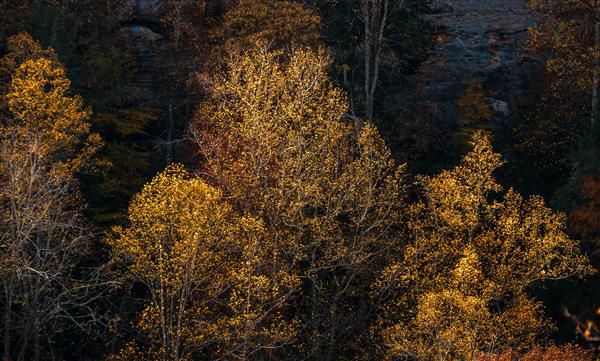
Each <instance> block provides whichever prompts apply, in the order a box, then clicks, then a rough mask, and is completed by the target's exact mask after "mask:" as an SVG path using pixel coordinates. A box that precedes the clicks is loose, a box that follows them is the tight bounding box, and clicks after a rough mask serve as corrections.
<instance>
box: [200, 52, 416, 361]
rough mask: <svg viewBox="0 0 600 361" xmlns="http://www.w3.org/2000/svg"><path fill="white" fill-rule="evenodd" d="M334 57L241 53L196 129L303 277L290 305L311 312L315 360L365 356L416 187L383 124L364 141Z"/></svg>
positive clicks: (212, 168)
mask: <svg viewBox="0 0 600 361" xmlns="http://www.w3.org/2000/svg"><path fill="white" fill-rule="evenodd" d="M328 65H329V59H328V57H327V56H326V55H325V54H323V53H319V52H314V51H310V50H303V49H302V50H297V51H295V52H293V53H292V54H291V55H289V56H281V53H280V52H269V51H267V50H264V49H260V48H259V49H256V50H254V51H251V52H248V53H246V54H245V55H244V56H239V57H237V58H235V59H233V61H232V62H231V63H230V64H229V69H228V71H227V72H226V73H225V74H224V75H223V76H221V77H217V78H215V79H214V80H213V83H212V93H211V96H210V98H209V99H208V100H207V101H206V102H204V103H203V104H202V105H201V106H200V107H199V108H198V111H197V113H196V119H195V121H194V123H193V128H192V131H193V132H194V135H195V138H196V139H197V142H198V145H199V149H200V152H201V154H202V156H203V158H204V164H203V165H202V168H201V171H202V172H203V174H206V176H208V177H210V178H211V179H213V180H214V181H215V182H217V183H218V184H220V185H221V186H222V188H223V189H224V190H225V191H226V192H227V195H228V196H229V197H231V199H232V202H234V204H235V205H236V207H238V208H239V209H242V210H244V211H246V212H250V213H252V214H255V215H257V216H258V217H260V218H261V219H262V221H263V223H264V224H265V228H266V230H265V231H266V234H267V238H266V241H267V243H266V244H265V247H269V248H271V249H273V252H276V253H277V254H278V255H280V256H281V259H278V260H277V261H278V262H280V263H278V264H277V267H278V268H280V269H282V270H289V272H290V273H294V274H298V275H299V277H301V279H302V281H303V287H302V288H301V290H302V292H301V293H300V294H298V295H297V297H296V298H295V299H294V302H293V303H292V304H291V308H290V312H294V313H296V314H298V315H299V316H300V317H302V321H303V322H302V332H301V334H300V335H299V341H298V342H299V346H300V347H301V352H303V353H304V354H305V356H306V357H309V358H312V359H319V358H323V359H333V358H334V357H336V358H338V359H339V358H341V357H346V356H347V355H351V354H352V353H353V352H356V350H355V349H353V347H356V346H355V345H356V343H355V342H354V340H355V337H357V336H358V335H359V334H360V333H361V332H363V331H364V330H365V328H366V327H368V319H369V317H370V314H371V313H370V312H371V306H370V304H369V302H368V301H367V299H366V298H365V296H366V293H367V292H368V286H367V285H368V283H369V282H368V281H366V280H368V279H369V278H370V277H372V275H373V273H374V270H375V269H377V268H378V267H379V265H380V264H381V259H382V258H385V257H386V256H387V254H388V252H390V251H391V250H392V249H394V247H395V245H396V243H395V242H394V239H393V238H392V237H391V234H392V232H393V230H394V229H395V227H397V219H398V217H397V214H398V212H399V211H400V209H401V208H402V206H403V194H404V193H403V186H404V184H403V169H404V168H403V167H397V166H396V165H395V163H394V161H393V159H392V158H391V154H390V151H389V149H387V147H386V146H385V144H384V143H383V141H382V140H381V138H380V137H379V135H378V133H377V131H376V129H375V128H374V127H373V126H372V125H370V124H368V125H366V126H365V127H364V128H363V130H362V131H361V133H360V136H359V137H358V139H357V138H355V132H354V127H353V125H352V124H349V123H348V121H346V119H345V114H346V111H347V105H346V98H345V96H344V94H343V93H342V91H340V90H339V89H338V88H336V87H335V86H333V85H332V84H331V83H330V81H329V80H328V76H327V73H326V70H327V66H328ZM346 343H347V344H346ZM351 344H354V346H350V345H351ZM297 352H300V351H297ZM294 355H297V353H294ZM342 355H343V356H342Z"/></svg>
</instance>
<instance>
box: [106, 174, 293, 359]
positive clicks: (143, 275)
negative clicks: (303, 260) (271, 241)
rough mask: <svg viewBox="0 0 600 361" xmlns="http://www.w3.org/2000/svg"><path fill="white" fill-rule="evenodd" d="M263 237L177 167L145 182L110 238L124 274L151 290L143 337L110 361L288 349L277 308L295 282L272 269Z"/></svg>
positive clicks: (254, 223) (289, 330) (253, 222)
mask: <svg viewBox="0 0 600 361" xmlns="http://www.w3.org/2000/svg"><path fill="white" fill-rule="evenodd" d="M263 232H264V231H263V226H262V224H261V222H260V221H259V220H257V219H254V218H252V217H240V216H238V215H237V214H236V213H235V211H234V210H233V208H232V207H231V206H230V205H229V204H228V203H227V202H226V200H225V199H224V197H223V194H222V192H221V191H219V190H218V189H216V188H214V187H212V186H210V185H208V184H206V183H205V182H204V181H202V180H201V179H199V178H194V177H190V175H189V174H188V173H187V172H186V171H185V170H183V168H182V167H181V166H178V165H174V166H171V167H169V168H167V169H166V170H165V171H164V172H162V173H160V174H159V175H157V176H156V177H155V178H154V179H153V180H152V181H151V182H150V183H148V184H147V185H145V186H144V188H143V190H142V191H141V193H139V194H138V195H136V196H135V197H134V199H133V201H132V203H131V206H130V208H129V216H128V224H127V225H126V226H125V227H117V228H115V235H114V237H113V238H112V239H111V240H110V244H111V245H112V249H113V253H114V256H115V260H116V261H118V262H123V264H124V265H125V266H126V267H127V268H126V275H127V278H129V279H131V280H132V281H136V282H140V283H141V284H143V285H144V286H145V288H146V290H147V292H148V293H149V297H148V301H147V302H146V305H145V307H144V310H143V311H142V312H141V314H140V317H139V320H138V322H137V329H138V330H139V331H140V333H141V334H142V335H143V336H144V338H143V339H142V340H141V341H142V342H140V343H138V344H136V343H131V344H129V345H127V346H126V347H125V348H124V349H122V350H121V351H120V353H119V354H117V355H115V356H114V357H113V359H117V360H135V359H139V360H162V361H171V360H200V359H204V358H203V356H202V355H204V356H205V357H207V358H208V359H220V358H224V359H231V360H249V359H254V358H256V357H258V356H260V355H264V353H265V352H267V351H268V350H271V349H276V348H278V347H281V345H285V344H286V342H288V340H289V339H290V338H291V337H293V335H294V327H293V322H291V323H288V322H286V320H285V319H283V318H281V315H280V314H279V311H280V309H281V305H282V304H284V303H285V300H286V298H287V296H288V294H289V292H290V290H293V289H294V288H295V286H296V284H297V279H296V278H295V277H294V276H292V275H289V274H285V272H284V271H283V270H279V269H277V268H272V265H271V264H270V262H271V259H272V256H274V255H273V254H271V253H269V250H268V249H267V248H266V247H265V246H264V244H263V243H264V239H263V237H264V233H263ZM145 345H147V346H145ZM252 355H256V356H252Z"/></svg>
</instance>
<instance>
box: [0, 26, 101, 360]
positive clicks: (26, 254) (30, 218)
mask: <svg viewBox="0 0 600 361" xmlns="http://www.w3.org/2000/svg"><path fill="white" fill-rule="evenodd" d="M18 44H21V45H24V47H23V48H22V49H20V50H19V51H17V52H12V53H11V54H9V55H8V56H7V57H5V58H3V59H2V63H3V64H5V65H6V64H8V68H14V67H15V66H16V68H14V69H13V73H12V79H11V81H10V85H9V86H8V88H7V89H6V93H5V94H1V96H2V99H3V101H4V102H5V106H6V113H5V114H4V115H5V117H6V118H5V119H3V124H2V126H1V127H0V140H1V142H0V145H1V148H0V150H1V152H0V198H1V199H2V202H1V204H2V206H1V212H2V214H3V219H2V222H1V223H0V242H1V243H0V245H1V247H2V248H3V249H4V251H3V253H2V255H1V257H0V259H1V260H0V264H2V270H3V275H2V277H1V280H0V281H1V282H2V286H3V299H4V305H3V306H4V336H3V337H4V342H3V345H4V351H3V354H4V357H7V358H10V357H11V356H13V355H15V353H14V352H12V351H11V345H19V346H20V350H19V351H18V359H19V360H25V359H32V360H39V359H41V358H50V357H54V356H52V355H51V348H49V347H44V345H45V346H48V345H50V344H51V343H52V342H53V341H54V340H55V338H56V337H58V336H59V335H60V334H61V332H63V331H64V330H65V329H66V328H67V326H70V325H75V326H78V327H80V328H82V329H84V330H86V331H87V330H88V328H87V327H86V322H88V321H93V320H94V319H95V315H94V313H93V311H92V309H91V308H90V302H92V300H93V299H94V298H95V297H96V295H97V294H96V293H95V291H96V290H97V289H96V286H98V282H97V281H98V280H97V278H95V276H94V272H90V270H85V269H83V268H80V269H77V266H78V264H79V262H81V260H82V257H83V256H85V255H86V254H87V253H88V251H89V248H88V246H89V244H90V240H91V234H90V232H89V230H88V229H87V228H86V226H85V222H84V221H83V218H82V216H81V212H82V208H83V207H82V202H81V199H80V198H79V196H78V184H77V181H76V178H75V174H76V173H77V172H81V171H83V170H85V169H90V167H92V166H93V165H94V164H93V160H92V159H93V158H92V157H93V155H94V153H95V152H96V150H97V149H98V147H100V146H101V143H102V142H101V139H100V137H99V136H98V135H97V134H94V133H92V132H91V131H90V127H91V125H90V122H89V118H90V111H89V110H88V109H86V108H84V106H83V103H82V100H81V98H80V97H79V96H71V95H70V94H69V92H70V85H71V84H70V81H69V79H68V78H67V76H66V74H65V72H64V68H63V67H62V64H60V63H59V62H58V61H57V60H56V58H54V57H53V58H50V59H48V58H45V57H43V55H45V53H46V54H50V55H53V52H52V51H47V52H44V51H40V49H41V48H40V46H39V44H37V43H35V42H32V41H31V39H30V38H28V37H27V36H25V35H21V36H20V37H19V38H18V40H17V41H15V42H13V45H18ZM15 54H17V55H15ZM19 54H21V55H22V56H21V55H19ZM28 58H31V59H28ZM19 63H20V64H19Z"/></svg>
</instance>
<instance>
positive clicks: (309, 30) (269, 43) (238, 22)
mask: <svg viewBox="0 0 600 361" xmlns="http://www.w3.org/2000/svg"><path fill="white" fill-rule="evenodd" d="M319 30H320V18H319V16H318V15H316V14H315V13H314V12H312V11H310V10H309V9H308V8H307V7H306V6H305V5H303V4H302V3H299V2H296V1H274V0H259V1H249V0H242V1H239V2H237V3H236V4H235V5H233V6H231V8H229V9H228V10H227V11H226V12H225V13H224V14H223V19H222V21H220V22H219V26H217V27H215V28H214V29H213V30H212V31H211V34H210V37H211V39H212V40H213V41H214V42H216V43H217V44H219V45H218V46H216V47H215V46H213V47H211V50H212V51H213V52H216V53H218V55H219V56H218V60H219V61H223V60H224V59H225V58H227V56H233V55H234V54H236V53H240V52H243V51H245V50H249V49H252V48H253V47H255V46H256V45H257V44H262V45H264V46H266V47H268V48H269V49H270V50H281V49H286V50H291V49H293V48H300V47H317V46H318V45H319V43H320V41H319V40H320V39H319V38H320V32H319Z"/></svg>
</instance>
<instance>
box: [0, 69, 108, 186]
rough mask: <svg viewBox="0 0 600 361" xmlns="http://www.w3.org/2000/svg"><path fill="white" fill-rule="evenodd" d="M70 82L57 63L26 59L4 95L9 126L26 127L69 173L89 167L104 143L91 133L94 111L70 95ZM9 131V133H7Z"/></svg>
mask: <svg viewBox="0 0 600 361" xmlns="http://www.w3.org/2000/svg"><path fill="white" fill-rule="evenodd" d="M70 87H71V82H70V81H69V79H68V78H67V76H66V74H65V70H64V68H63V67H62V65H61V64H60V63H57V62H56V61H53V60H50V59H46V58H40V59H37V60H27V61H25V62H24V63H23V64H21V65H20V66H19V67H18V68H17V69H16V71H15V73H14V75H13V77H12V81H11V84H10V87H9V90H8V93H7V94H6V95H5V98H6V100H7V104H8V109H9V111H10V113H11V118H10V121H9V127H8V128H7V129H10V127H11V126H16V127H23V128H26V129H28V130H29V131H31V132H34V133H36V134H39V135H40V136H42V137H43V138H44V141H46V142H47V143H48V148H47V149H48V151H49V154H48V156H51V157H53V158H54V159H56V160H57V162H61V163H62V164H63V166H64V167H65V171H66V174H73V173H74V172H77V171H79V170H82V169H83V168H84V167H85V166H87V165H89V160H90V158H91V156H92V155H93V154H94V153H95V152H96V150H97V149H98V148H99V147H100V146H101V144H102V140H101V138H100V136H99V135H98V134H96V133H91V131H90V128H91V124H90V121H89V119H90V116H91V111H90V110H89V109H86V108H85V107H84V106H83V101H82V99H81V97H79V96H78V95H76V96H70V95H69V94H68V93H69V91H70ZM8 131H10V130H8Z"/></svg>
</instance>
